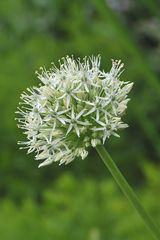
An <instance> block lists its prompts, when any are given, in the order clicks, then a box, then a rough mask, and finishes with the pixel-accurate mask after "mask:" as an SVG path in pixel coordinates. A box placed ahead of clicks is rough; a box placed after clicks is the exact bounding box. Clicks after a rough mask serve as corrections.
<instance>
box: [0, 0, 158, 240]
mask: <svg viewBox="0 0 160 240" xmlns="http://www.w3.org/2000/svg"><path fill="white" fill-rule="evenodd" d="M159 9H160V2H159V1H158V0H157V1H156V0H136V1H133V0H121V1H119V0H106V1H104V0H70V1H66V0H2V1H0V106H1V107H0V238H1V239H3V240H14V239H16V240H22V239H23V240H26V239H30V240H32V239H33V240H44V239H45V240H50V239H56V240H75V239H77V240H105V239H108V240H122V239H123V240H142V239H145V240H149V239H153V238H152V236H151V235H150V233H149V232H148V231H147V229H146V228H145V226H144V224H143V223H142V221H141V219H140V218H139V216H138V215H137V214H136V213H135V212H134V209H133V208H132V206H131V205H130V203H128V201H127V200H126V198H125V197H124V196H123V194H122V193H121V191H120V190H119V188H118V187H117V185H116V184H115V183H114V181H113V179H112V177H111V176H110V174H109V173H108V171H107V169H106V168H105V167H104V165H103V163H102V161H101V160H100V159H99V157H98V155H97V153H96V152H95V151H94V150H92V151H91V153H90V155H89V157H88V158H87V159H86V160H84V161H82V160H79V159H77V160H75V161H74V162H73V163H72V164H70V165H68V166H63V165H62V166H58V165H57V164H52V165H51V166H48V167H45V168H41V169H38V168H37V165H38V164H37V162H36V161H34V154H31V155H26V152H25V151H20V150H19V149H18V146H17V141H18V140H22V139H23V135H22V131H21V130H18V129H17V126H16V122H15V121H14V118H15V113H14V112H15V111H16V107H17V106H18V102H19V97H20V94H21V92H22V91H24V90H25V89H26V88H27V87H30V86H32V85H38V80H37V79H36V76H35V70H37V69H39V67H40V66H46V68H49V67H50V66H51V65H50V63H51V62H53V61H55V63H57V62H58V59H60V58H61V57H63V56H65V55H71V54H73V55H74V56H75V57H82V58H83V57H84V56H85V55H92V54H93V55H97V54H101V56H102V66H101V67H102V69H104V70H105V71H107V70H109V69H110V67H111V61H110V59H111V58H113V59H122V61H123V62H124V63H125V72H124V73H123V75H122V78H123V79H124V80H126V81H128V80H129V81H132V82H134V88H133V90H132V93H131V94H130V97H131V99H132V101H130V103H129V107H128V109H127V114H126V115H125V116H124V120H125V121H126V122H127V123H128V124H129V125H130V127H129V128H128V129H126V130H125V131H122V132H121V138H120V139H116V138H115V137H112V138H111V139H110V140H109V141H108V142H107V143H106V148H107V149H108V151H109V152H110V154H111V155H112V157H113V159H114V160H115V161H116V162H117V165H118V166H119V168H120V169H121V170H122V172H123V174H124V175H125V176H126V178H127V179H128V181H129V182H130V184H131V185H132V186H133V188H134V189H135V190H136V192H137V193H138V195H139V197H140V199H141V201H142V202H143V204H144V206H145V207H146V208H147V209H148V211H149V212H150V214H151V215H152V216H153V218H154V220H155V221H156V222H157V223H159V225H160V64H159V62H160V61H159V59H160V11H159Z"/></svg>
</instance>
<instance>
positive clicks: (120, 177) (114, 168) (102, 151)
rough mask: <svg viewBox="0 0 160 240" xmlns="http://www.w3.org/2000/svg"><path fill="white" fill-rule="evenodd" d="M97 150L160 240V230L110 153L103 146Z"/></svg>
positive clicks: (156, 237) (99, 146)
mask: <svg viewBox="0 0 160 240" xmlns="http://www.w3.org/2000/svg"><path fill="white" fill-rule="evenodd" d="M96 150H97V152H98V154H99V156H100V157H101V159H102V161H103V162H104V164H105V165H106V166H107V168H108V170H109V171H110V173H111V174H112V176H113V178H114V179H115V181H116V182H117V184H118V185H119V187H120V188H121V190H122V191H123V193H124V194H125V196H126V197H127V198H128V199H129V201H130V202H131V203H132V205H133V206H134V208H135V209H136V211H137V212H138V214H139V215H140V216H141V218H142V220H143V221H144V223H145V224H146V226H147V227H148V228H149V229H150V231H151V232H152V234H153V236H154V237H155V239H157V240H159V239H160V229H159V228H158V227H157V226H156V225H155V223H154V222H153V220H152V218H151V217H150V216H149V215H148V213H147V212H146V210H145V209H144V208H143V206H142V205H141V202H140V200H139V199H138V197H137V195H136V194H135V192H134V191H133V190H132V188H131V187H130V185H129V184H128V182H127V181H126V179H125V178H124V176H123V175H122V173H121V172H120V170H119V169H118V167H117V166H116V164H115V163H114V161H113V160H112V158H111V157H110V155H109V153H108V152H107V151H106V149H105V147H104V146H103V145H97V146H96Z"/></svg>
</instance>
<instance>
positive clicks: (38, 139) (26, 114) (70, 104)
mask: <svg viewBox="0 0 160 240" xmlns="http://www.w3.org/2000/svg"><path fill="white" fill-rule="evenodd" d="M100 61H101V58H100V56H97V57H90V58H87V57H86V58H84V59H83V61H80V59H78V60H74V58H73V57H68V56H67V57H66V58H63V59H62V61H60V66H59V68H57V67H56V66H55V65H54V64H53V66H52V68H51V69H50V70H49V71H47V70H45V69H43V68H41V72H40V73H37V75H38V78H39V79H40V81H41V84H40V85H39V86H38V87H33V88H28V89H27V92H24V93H22V95H21V99H22V102H21V103H20V104H21V105H22V106H21V107H20V108H18V112H17V113H18V114H20V116H19V117H18V118H17V120H18V127H20V128H22V129H24V130H25V132H24V133H25V134H26V135H27V141H24V142H23V141H21V142H19V143H20V144H22V145H24V146H23V147H22V148H27V149H28V153H31V152H33V151H35V152H36V156H35V159H36V160H41V161H43V162H42V163H41V164H39V167H41V166H45V165H48V164H51V163H52V162H57V161H58V162H59V163H60V164H62V163H65V164H67V163H70V162H71V161H73V160H74V159H75V157H81V158H82V159H84V158H86V156H87V154H88V148H89V147H90V146H92V147H96V145H98V144H101V143H104V142H105V141H106V139H107V138H109V137H110V136H111V135H114V136H117V137H118V136H119V135H118V134H117V130H118V129H121V128H126V127H127V124H124V123H123V122H122V120H121V117H122V115H123V113H124V112H125V110H126V108H127V103H128V101H129V98H127V95H128V93H129V91H130V90H131V88H132V85H133V84H132V83H129V82H124V81H120V79H119V77H120V74H121V73H122V71H123V69H122V68H123V64H122V63H121V61H117V60H116V61H113V60H112V68H111V70H110V71H109V72H107V73H106V72H104V71H101V70H100Z"/></svg>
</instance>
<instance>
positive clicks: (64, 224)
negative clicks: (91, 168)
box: [0, 165, 160, 240]
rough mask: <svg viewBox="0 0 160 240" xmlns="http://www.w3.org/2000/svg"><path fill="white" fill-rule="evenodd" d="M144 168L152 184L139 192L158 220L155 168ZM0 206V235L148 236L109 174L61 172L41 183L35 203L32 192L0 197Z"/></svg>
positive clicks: (159, 181)
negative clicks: (90, 175) (44, 185)
mask: <svg viewBox="0 0 160 240" xmlns="http://www.w3.org/2000/svg"><path fill="white" fill-rule="evenodd" d="M145 173H146V178H147V181H148V180H149V183H150V184H151V185H152V190H151V191H150V187H149V186H146V187H145V188H144V189H141V190H140V191H139V195H140V196H141V198H142V201H143V202H144V204H145V205H146V207H147V209H148V210H150V212H151V213H152V214H154V216H155V221H156V220H157V221H159V222H160V207H157V206H158V205H156V208H155V202H156V201H157V200H156V199H158V198H159V195H160V193H159V191H157V190H158V189H159V188H160V178H159V169H157V168H155V167H154V166H150V168H149V165H147V166H146V167H145ZM151 192H152V194H151ZM0 212H1V215H0V232H1V238H2V239H5V240H14V239H16V240H19V239H24V240H25V239H39V240H41V239H59V240H63V239H69V240H72V239H77V240H80V239H84V240H85V239H86V240H99V239H101V240H103V239H114V240H121V239H133V240H134V239H135V240H141V239H146V240H150V239H152V236H151V235H150V234H149V233H148V231H147V230H146V229H145V226H144V225H143V222H142V221H141V219H140V218H139V216H138V215H137V214H136V213H135V212H134V211H133V209H132V207H131V206H130V204H129V203H128V201H127V200H126V198H125V197H124V196H123V194H122V193H121V192H120V191H119V189H117V186H116V184H115V183H114V182H113V181H112V179H109V180H107V181H106V180H101V181H96V180H94V179H92V178H87V179H83V180H81V181H80V180H77V178H75V177H73V176H72V175H71V174H65V175H62V176H61V177H59V178H58V179H57V180H56V182H55V183H54V184H53V185H52V187H50V188H46V189H45V191H44V193H43V196H42V199H41V201H40V202H39V204H37V202H35V201H33V200H32V199H31V198H28V199H26V200H24V201H23V203H22V204H21V205H20V206H16V205H15V204H13V202H12V201H11V200H6V201H3V202H1V205H0ZM6 223H7V224H6Z"/></svg>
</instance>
